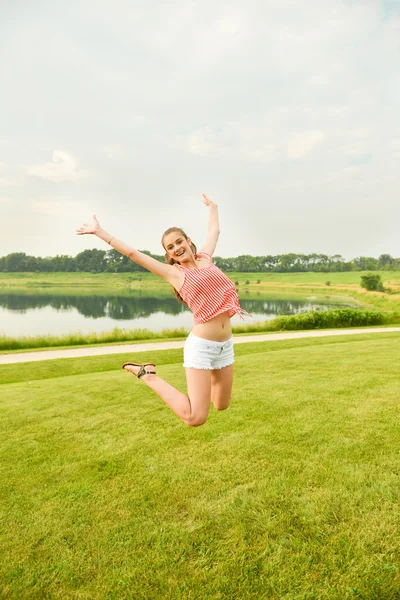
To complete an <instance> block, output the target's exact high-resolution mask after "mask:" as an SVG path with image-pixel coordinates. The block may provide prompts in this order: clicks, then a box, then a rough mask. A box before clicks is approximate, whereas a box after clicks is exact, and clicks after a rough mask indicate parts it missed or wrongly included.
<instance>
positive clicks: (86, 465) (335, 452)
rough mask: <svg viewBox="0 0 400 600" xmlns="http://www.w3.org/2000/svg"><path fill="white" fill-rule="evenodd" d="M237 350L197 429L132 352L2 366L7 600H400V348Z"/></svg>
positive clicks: (0, 579)
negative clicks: (217, 400) (128, 369)
mask: <svg viewBox="0 0 400 600" xmlns="http://www.w3.org/2000/svg"><path fill="white" fill-rule="evenodd" d="M236 354H237V361H236V379H235V385H234V391H233V403H232V407H231V409H230V410H229V411H227V412H223V413H216V412H215V411H213V410H212V411H211V414H210V419H209V421H208V423H207V424H206V425H205V426H203V427H202V428H198V429H190V428H187V427H186V426H185V425H183V424H182V423H181V422H180V421H179V420H178V419H177V418H176V417H174V415H173V414H172V413H171V412H170V410H169V409H168V408H167V407H166V406H164V405H163V403H162V402H161V401H160V400H158V399H157V398H156V397H155V396H154V394H153V393H152V392H151V391H150V390H149V389H148V388H147V387H146V386H145V385H143V384H142V383H141V382H138V381H137V380H136V379H134V378H133V377H131V376H130V375H128V374H126V373H123V372H122V370H121V368H120V364H121V363H122V362H124V361H125V360H129V359H130V358H131V357H130V356H129V355H120V356H117V357H116V356H112V357H107V356H106V357H96V358H86V359H79V360H78V359H73V360H57V361H48V362H43V363H40V362H39V363H36V364H35V368H34V369H31V368H29V369H21V366H20V365H6V366H4V367H0V373H1V380H2V381H7V382H8V383H7V384H5V385H2V386H0V397H1V413H0V427H1V433H2V435H1V436H0V455H1V461H0V486H1V487H0V495H1V498H2V522H1V524H2V529H1V534H0V552H1V556H2V561H1V563H0V597H3V598H7V599H8V600H21V599H24V598H29V599H32V600H35V599H38V600H39V599H40V600H41V599H42V598H52V599H53V598H54V599H58V598H59V599H62V600H69V599H76V600H78V599H80V598H93V599H94V598H99V599H100V598H101V599H105V600H125V599H126V600H128V599H130V598H133V597H135V598H141V599H142V598H143V600H146V599H149V600H150V599H151V600H153V599H158V598H160V599H162V600H164V599H165V598H169V599H171V600H182V599H186V598H187V599H189V598H198V599H203V598H204V599H206V598H220V599H221V600H222V599H223V598H236V599H237V600H239V599H240V600H246V599H257V600H261V599H268V600H270V599H272V600H309V599H311V598H318V600H348V599H353V598H365V599H368V600H369V599H371V598H376V599H378V598H379V599H385V600H386V599H388V600H389V599H395V598H397V597H398V590H399V588H400V579H399V569H398V565H399V562H400V550H399V544H398V505H399V501H400V496H399V487H398V472H399V468H400V462H399V455H398V447H399V443H400V434H399V429H398V427H397V423H398V420H399V416H400V415H399V405H398V375H397V371H398V369H397V366H398V364H399V359H400V335H398V334H389V333H384V332H383V333H382V334H376V335H374V336H368V335H362V336H357V337H356V339H355V338H346V337H344V338H340V340H338V339H336V338H324V339H320V340H297V341H284V342H278V343H277V342H274V343H259V344H243V345H240V346H237V348H236ZM151 358H152V359H154V360H155V362H156V363H157V364H158V371H159V373H160V375H161V376H163V377H165V378H166V379H167V380H169V381H171V382H174V384H176V385H177V386H178V387H179V388H180V389H182V390H184V389H185V384H184V374H183V369H182V368H181V359H182V353H181V351H169V352H156V353H154V355H152V356H151ZM144 359H149V356H138V360H144Z"/></svg>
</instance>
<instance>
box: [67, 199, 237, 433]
mask: <svg viewBox="0 0 400 600" xmlns="http://www.w3.org/2000/svg"><path fill="white" fill-rule="evenodd" d="M203 198H204V204H205V205H206V206H208V207H209V209H210V217H209V226H208V235H207V240H206V243H205V244H204V246H203V247H202V249H201V251H200V252H197V249H196V246H195V245H194V244H193V242H192V241H191V240H190V238H188V237H187V235H186V234H185V233H184V231H182V229H180V228H179V227H171V228H170V229H168V230H167V231H166V232H165V233H164V235H163V236H162V239H161V243H162V245H163V247H164V250H165V260H166V263H168V264H164V263H162V262H160V261H158V260H156V259H154V258H152V257H151V256H147V254H143V253H142V252H139V250H136V249H135V248H132V247H131V246H128V244H125V242H123V241H121V240H119V239H117V238H115V237H114V236H112V235H111V234H109V233H107V232H106V231H105V230H104V229H102V228H101V227H100V223H99V222H98V220H97V219H96V217H95V216H94V217H93V223H92V224H87V223H85V224H84V225H83V226H82V227H80V228H79V229H77V231H76V232H77V234H78V235H84V234H93V235H96V236H97V237H98V238H100V239H102V240H104V241H105V242H107V243H108V244H109V245H110V246H112V248H114V249H115V250H117V251H118V252H120V253H121V254H123V255H125V256H128V257H129V258H130V259H131V260H133V261H134V262H135V263H137V264H139V265H141V266H142V267H144V268H145V269H147V270H148V271H151V272H152V273H154V274H155V275H158V276H159V277H161V278H162V279H165V280H166V281H168V282H169V283H170V284H171V285H172V287H173V288H174V292H175V295H176V296H177V298H178V300H183V301H184V302H185V303H186V304H187V305H188V307H189V308H190V309H191V311H192V312H193V315H194V327H193V329H192V331H191V333H190V334H189V337H188V338H187V340H186V342H185V347H184V364H183V366H184V367H185V369H186V380H187V388H188V395H187V396H186V395H185V394H183V393H182V392H180V391H179V390H177V389H176V388H174V387H173V386H172V385H170V384H169V383H167V382H166V381H164V380H163V379H161V378H160V377H158V375H157V374H156V370H155V364H154V363H144V364H142V365H140V364H137V363H131V362H129V363H125V364H124V365H123V369H125V370H126V371H129V372H130V373H133V375H136V377H138V378H139V379H141V380H142V381H143V382H144V383H145V384H146V385H147V386H148V387H149V388H151V389H152V390H153V391H154V392H155V393H156V394H158V396H160V398H162V400H164V402H165V403H166V404H168V406H169V407H170V408H171V409H172V410H173V411H174V413H175V414H176V415H178V417H180V418H181V419H182V421H184V422H185V423H186V424H187V425H191V426H193V427H195V426H198V425H203V423H205V422H206V420H207V417H208V412H209V409H210V403H211V402H212V403H213V405H214V407H215V408H216V409H217V410H225V409H227V408H228V407H229V404H230V400H231V391H232V377H233V362H234V353H233V337H232V328H231V322H230V318H231V317H232V316H233V315H234V314H237V313H243V312H246V311H244V310H243V309H241V308H240V305H239V298H238V295H237V293H236V289H235V286H234V285H233V283H232V282H231V280H230V279H228V277H226V276H225V275H224V274H223V273H222V271H220V269H218V267H216V266H215V265H214V264H213V262H212V255H213V253H214V251H215V247H216V245H217V241H218V237H219V220H218V208H217V205H216V204H214V202H212V201H211V200H209V199H208V198H207V197H206V196H205V195H204V194H203Z"/></svg>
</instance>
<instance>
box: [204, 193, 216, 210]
mask: <svg viewBox="0 0 400 600" xmlns="http://www.w3.org/2000/svg"><path fill="white" fill-rule="evenodd" d="M202 196H203V202H204V204H205V205H206V206H209V207H210V208H212V207H213V206H215V208H217V205H216V204H215V202H213V201H212V200H210V199H209V198H207V196H206V195H205V194H202Z"/></svg>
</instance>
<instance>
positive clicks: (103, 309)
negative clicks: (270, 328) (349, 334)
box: [0, 293, 354, 321]
mask: <svg viewBox="0 0 400 600" xmlns="http://www.w3.org/2000/svg"><path fill="white" fill-rule="evenodd" d="M240 304H241V306H242V308H244V309H245V310H246V311H247V312H249V313H250V314H257V315H265V317H266V318H267V317H271V315H282V314H296V313H299V312H306V311H309V310H312V309H319V310H327V309H330V308H336V307H338V306H340V307H342V308H343V307H344V306H352V307H354V305H351V304H350V305H349V304H345V303H343V302H341V303H339V302H336V303H335V302H332V301H329V302H326V303H325V302H324V303H323V304H317V305H316V304H314V303H312V302H310V300H307V299H306V298H302V299H284V298H282V299H275V298H274V299H266V298H259V299H258V298H257V299H246V298H241V299H240ZM0 307H2V308H5V309H7V310H9V311H14V312H19V313H26V312H28V311H29V310H34V309H38V308H45V307H51V308H53V309H54V310H57V311H68V310H71V309H76V310H77V311H78V312H79V313H80V314H81V315H83V316H85V317H87V318H91V319H98V318H101V317H109V318H111V319H114V320H116V321H118V320H130V319H137V318H140V317H149V316H150V315H152V314H154V313H164V314H168V315H178V314H180V313H182V312H185V311H189V309H188V307H187V306H186V305H185V304H180V303H178V302H177V301H176V299H175V298H174V297H173V296H172V295H171V297H170V298H169V297H155V296H150V295H149V296H115V295H89V294H88V295H76V296H74V295H72V294H68V295H56V294H54V295H52V294H25V293H24V294H17V293H11V294H0Z"/></svg>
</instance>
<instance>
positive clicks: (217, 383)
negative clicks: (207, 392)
mask: <svg viewBox="0 0 400 600" xmlns="http://www.w3.org/2000/svg"><path fill="white" fill-rule="evenodd" d="M232 382H233V365H229V367H223V368H222V369H214V370H213V371H211V402H212V403H213V404H214V407H215V408H216V409H217V410H226V409H227V408H228V407H229V405H230V403H231V393H232Z"/></svg>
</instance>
